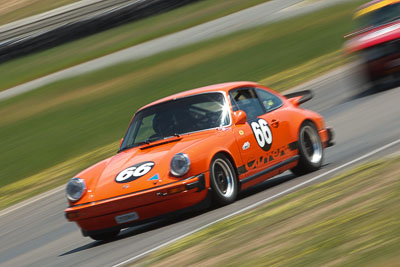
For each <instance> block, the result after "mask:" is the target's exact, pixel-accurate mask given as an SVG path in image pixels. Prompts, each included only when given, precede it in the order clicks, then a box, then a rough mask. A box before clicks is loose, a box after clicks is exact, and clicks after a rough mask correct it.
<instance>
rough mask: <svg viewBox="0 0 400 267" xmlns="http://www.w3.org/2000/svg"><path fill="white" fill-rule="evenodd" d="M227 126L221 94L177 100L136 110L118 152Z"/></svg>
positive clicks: (227, 112)
mask: <svg viewBox="0 0 400 267" xmlns="http://www.w3.org/2000/svg"><path fill="white" fill-rule="evenodd" d="M229 124H230V116H229V107H228V106H227V104H226V102H225V98H224V95H223V94H222V93H205V94H199V95H194V96H189V97H184V98H179V99H176V100H172V101H167V102H164V103H161V104H157V105H154V106H150V107H148V108H146V109H143V110H141V111H139V112H138V113H137V114H136V115H135V117H134V118H133V121H132V123H131V125H130V126H129V129H128V131H127V134H126V136H125V138H124V141H123V143H122V146H121V150H123V149H125V148H129V147H134V146H138V145H142V144H148V143H150V142H153V141H156V140H161V139H165V138H168V137H173V136H178V135H181V134H185V133H191V132H197V131H202V130H206V129H213V128H218V127H221V126H227V125H229Z"/></svg>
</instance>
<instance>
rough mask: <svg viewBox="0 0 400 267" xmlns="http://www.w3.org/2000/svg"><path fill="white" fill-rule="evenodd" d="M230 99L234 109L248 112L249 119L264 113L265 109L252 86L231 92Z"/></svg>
mask: <svg viewBox="0 0 400 267" xmlns="http://www.w3.org/2000/svg"><path fill="white" fill-rule="evenodd" d="M230 99H231V102H232V106H233V110H234V111H236V110H239V109H240V110H243V111H244V112H246V114H247V119H248V120H251V119H254V118H256V117H257V116H260V115H262V114H264V113H265V112H264V109H263V108H262V106H261V103H260V101H259V99H258V97H257V94H256V93H255V91H254V89H252V88H243V89H239V90H234V91H232V92H230Z"/></svg>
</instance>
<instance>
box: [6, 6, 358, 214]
mask: <svg viewBox="0 0 400 267" xmlns="http://www.w3.org/2000/svg"><path fill="white" fill-rule="evenodd" d="M358 4H359V3H358V2H355V3H349V4H344V5H339V6H336V7H332V8H329V9H326V10H322V11H319V12H316V13H315V14H310V15H307V16H303V17H299V18H294V19H291V20H288V21H283V22H279V23H276V24H273V25H269V26H265V27H259V28H256V29H253V30H247V31H243V32H240V33H236V34H232V35H230V36H227V37H224V38H218V39H215V40H212V41H208V42H204V43H200V44H196V45H193V46H189V47H186V48H183V49H179V50H175V51H171V52H167V53H163V54H160V55H156V56H153V57H150V58H147V59H144V60H141V61H137V62H129V63H124V64H121V65H117V66H113V67H111V68H107V69H104V70H100V71H97V72H94V73H90V74H85V75H82V76H79V77H76V78H73V79H68V80H64V81H59V82H56V83H54V84H50V85H47V86H45V87H42V88H40V89H38V90H35V91H32V92H29V93H27V94H24V95H20V96H18V97H15V98H13V99H9V100H6V101H3V102H1V103H0V128H1V131H0V149H1V150H2V151H7V153H2V154H0V162H2V168H1V169H0V186H1V188H9V187H7V186H11V188H14V189H15V190H2V191H1V192H0V193H1V194H0V198H1V199H2V200H5V199H9V202H8V203H15V201H14V200H12V199H13V198H14V196H15V195H16V193H17V192H19V193H21V194H20V196H22V195H24V194H23V192H24V191H25V192H27V196H28V195H29V196H31V195H32V194H31V193H30V192H31V191H30V186H29V185H30V183H34V184H33V185H32V186H33V187H35V188H37V190H36V191H35V192H40V190H39V187H40V186H39V185H40V183H43V184H44V185H46V186H47V185H48V180H52V181H51V182H52V186H55V185H57V184H61V183H63V182H66V180H67V179H69V178H70V177H71V175H73V173H76V172H77V171H78V170H77V169H80V168H83V167H84V166H83V165H73V164H71V165H70V167H71V169H70V170H69V172H68V175H67V172H65V171H63V172H62V174H63V175H59V176H56V177H55V176H54V175H49V174H48V172H46V170H48V169H51V168H53V167H54V168H56V169H57V167H56V166H61V165H62V163H63V162H70V161H74V159H76V158H79V157H81V156H82V155H85V154H87V153H88V151H89V152H90V151H101V150H102V148H103V147H104V146H105V145H108V144H111V143H115V141H116V140H119V139H120V138H121V137H122V136H123V134H124V132H125V129H126V127H127V124H128V122H129V120H130V118H131V116H132V114H133V113H134V112H135V111H136V110H137V109H138V108H139V107H141V106H143V105H144V104H147V103H149V102H151V101H154V100H156V99H159V98H161V97H164V96H166V95H170V94H172V93H176V92H179V91H183V90H187V89H191V88H195V87H199V86H204V85H208V84H213V83H218V82H225V81H232V80H254V81H260V80H263V81H267V82H270V83H271V84H277V86H278V87H279V88H281V89H285V88H288V87H289V86H292V85H294V84H293V83H292V82H291V79H286V78H287V75H288V74H287V70H293V73H294V72H296V73H297V74H298V75H297V77H303V78H301V79H297V78H296V83H301V82H304V81H305V80H304V79H309V78H312V77H314V75H315V73H314V71H315V70H316V69H319V68H320V65H321V64H324V62H325V65H327V66H330V67H328V68H327V69H326V70H328V69H330V68H333V67H335V66H337V64H340V62H339V63H337V62H338V61H340V60H342V59H341V58H340V57H337V56H336V54H335V51H338V50H339V49H340V47H341V44H342V39H341V36H343V33H344V32H347V30H348V28H349V27H350V25H349V24H350V23H351V10H352V9H353V8H354V7H355V6H357V5H358ZM316 48H318V49H316ZM328 59H329V60H331V61H332V63H330V64H326V62H327V60H328ZM310 62H312V63H313V64H311V63H310ZM317 63H318V64H317ZM306 73H308V75H303V74H306ZM317 73H318V72H317ZM265 77H274V78H273V79H272V78H267V80H266V79H265ZM274 79H275V80H274ZM116 147H117V146H116V145H115V150H116V149H117V148H116ZM115 150H114V151H115ZM112 154H113V152H111V150H107V149H106V150H105V153H104V154H102V156H104V157H106V156H111V155H112ZM97 160H98V158H96V157H90V156H89V157H86V158H85V160H84V161H83V160H82V161H81V162H84V163H85V164H84V165H86V166H89V165H90V164H92V163H94V162H96V161H97ZM60 164H61V165H60ZM32 177H35V178H32ZM31 178H32V179H31ZM56 180H57V181H56ZM19 181H20V182H21V184H15V186H12V184H14V183H17V182H19ZM27 181H29V182H27ZM47 188H48V187H43V189H41V190H42V191H44V190H45V189H47ZM16 190H17V191H16ZM18 199H22V197H19V198H18ZM2 206H3V207H5V205H2Z"/></svg>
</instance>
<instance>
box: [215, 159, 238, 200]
mask: <svg viewBox="0 0 400 267" xmlns="http://www.w3.org/2000/svg"><path fill="white" fill-rule="evenodd" d="M210 184H211V189H212V196H213V202H214V203H216V204H218V205H228V204H230V203H232V202H234V201H235V200H236V197H237V194H238V181H237V177H236V172H235V170H234V169H233V167H232V163H231V162H230V161H229V160H228V159H227V157H226V156H224V155H222V154H218V155H216V156H215V157H214V158H213V160H212V162H211V165H210Z"/></svg>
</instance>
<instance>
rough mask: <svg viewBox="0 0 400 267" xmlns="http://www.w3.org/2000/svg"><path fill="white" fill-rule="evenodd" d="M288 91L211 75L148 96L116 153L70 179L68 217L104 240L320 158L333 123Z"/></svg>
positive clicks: (229, 196) (302, 169)
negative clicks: (214, 79) (210, 79)
mask: <svg viewBox="0 0 400 267" xmlns="http://www.w3.org/2000/svg"><path fill="white" fill-rule="evenodd" d="M311 97H312V94H311V92H310V91H303V92H300V93H294V94H290V95H286V96H281V95H279V94H277V93H276V92H274V91H272V90H270V89H268V88H266V87H264V86H262V85H259V84H257V83H252V82H234V83H225V84H217V85H212V86H208V87H203V88H199V89H195V90H190V91H186V92H182V93H179V94H175V95H172V96H169V97H166V98H164V99H161V100H158V101H156V102H153V103H151V104H149V105H147V106H145V107H143V108H141V109H139V110H138V112H137V113H136V114H135V116H134V117H133V119H132V121H131V124H130V126H129V128H128V131H127V133H126V135H125V137H124V138H123V140H122V141H121V146H120V149H119V152H118V153H117V154H116V155H115V156H113V157H111V158H109V159H106V160H103V161H101V162H99V163H97V164H96V165H94V166H92V167H90V168H88V169H86V170H85V171H83V172H81V173H79V174H78V175H77V176H76V177H75V178H72V179H71V180H70V181H69V182H68V184H67V187H66V194H67V198H68V200H69V204H70V207H69V208H67V209H66V210H65V215H66V217H67V219H68V220H70V221H75V222H76V223H77V224H78V225H79V227H80V228H81V229H82V233H83V235H84V236H90V237H91V238H93V239H95V240H104V239H109V238H112V237H113V236H116V235H117V234H118V233H119V231H120V230H121V229H122V228H126V227H128V226H132V225H137V224H140V223H143V222H146V221H148V220H150V219H155V218H157V217H160V216H165V215H166V214H171V213H172V214H173V213H177V212H182V211H186V210H188V209H189V210H190V209H195V208H198V207H201V206H206V205H208V204H209V203H210V200H212V201H213V202H214V203H217V204H219V205H226V204H229V203H232V202H233V201H235V199H236V196H237V194H238V192H239V191H240V190H243V189H245V188H248V187H250V186H252V185H255V184H257V183H260V182H262V181H264V180H266V179H268V178H270V177H272V176H274V175H277V174H280V173H282V172H284V171H286V170H292V171H293V172H294V173H295V174H304V173H307V172H311V171H315V170H317V169H319V168H320V167H321V164H322V161H323V157H324V148H326V147H328V146H331V145H333V142H332V139H333V132H332V130H331V129H330V128H326V127H325V124H324V120H323V118H322V116H321V115H319V114H317V113H315V112H312V111H309V110H305V109H301V108H299V105H300V104H302V103H304V102H305V101H307V100H309V99H311Z"/></svg>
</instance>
